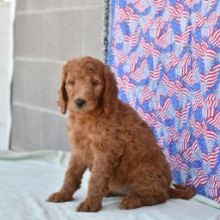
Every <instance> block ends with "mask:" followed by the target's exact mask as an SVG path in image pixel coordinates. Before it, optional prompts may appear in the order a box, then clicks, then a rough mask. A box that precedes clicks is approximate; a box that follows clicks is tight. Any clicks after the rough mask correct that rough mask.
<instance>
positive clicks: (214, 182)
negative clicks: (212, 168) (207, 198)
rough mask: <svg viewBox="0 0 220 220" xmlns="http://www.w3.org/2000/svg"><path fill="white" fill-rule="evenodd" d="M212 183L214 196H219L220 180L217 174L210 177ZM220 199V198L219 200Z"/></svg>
mask: <svg viewBox="0 0 220 220" xmlns="http://www.w3.org/2000/svg"><path fill="white" fill-rule="evenodd" d="M209 182H210V185H211V186H212V189H211V193H212V195H213V197H219V198H220V196H219V189H220V180H219V179H217V178H216V176H212V177H211V178H210V181H209ZM219 201H220V200H219Z"/></svg>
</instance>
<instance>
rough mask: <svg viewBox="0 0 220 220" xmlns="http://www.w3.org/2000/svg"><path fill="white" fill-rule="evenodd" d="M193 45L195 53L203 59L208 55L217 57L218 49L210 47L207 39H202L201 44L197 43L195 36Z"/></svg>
mask: <svg viewBox="0 0 220 220" xmlns="http://www.w3.org/2000/svg"><path fill="white" fill-rule="evenodd" d="M192 46H193V48H194V49H195V55H196V56H198V57H202V58H203V59H206V56H207V57H210V58H213V59H214V58H215V57H216V51H215V50H212V49H209V48H208V47H209V46H208V44H207V43H206V42H205V41H202V42H201V43H200V44H199V43H196V41H195V39H194V37H193V38H192Z"/></svg>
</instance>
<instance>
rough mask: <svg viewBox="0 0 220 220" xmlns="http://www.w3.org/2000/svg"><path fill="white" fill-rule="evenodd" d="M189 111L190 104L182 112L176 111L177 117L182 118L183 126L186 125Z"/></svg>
mask: <svg viewBox="0 0 220 220" xmlns="http://www.w3.org/2000/svg"><path fill="white" fill-rule="evenodd" d="M189 109H190V104H189V103H188V104H187V106H186V107H184V108H182V109H181V110H180V111H176V116H177V117H178V118H181V121H182V123H183V124H184V123H186V120H187V116H188V113H189Z"/></svg>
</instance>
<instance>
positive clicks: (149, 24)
mask: <svg viewBox="0 0 220 220" xmlns="http://www.w3.org/2000/svg"><path fill="white" fill-rule="evenodd" d="M145 20H146V21H147V23H146V24H145V25H144V27H143V31H144V32H147V31H148V30H149V28H150V27H152V26H153V25H154V23H155V20H154V19H151V18H150V17H148V16H145Z"/></svg>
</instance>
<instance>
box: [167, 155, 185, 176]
mask: <svg viewBox="0 0 220 220" xmlns="http://www.w3.org/2000/svg"><path fill="white" fill-rule="evenodd" d="M169 161H170V164H171V166H172V167H173V168H176V169H178V170H180V171H183V172H185V173H188V172H189V167H188V166H187V165H186V164H185V163H184V161H183V159H182V158H181V157H180V155H178V154H177V155H175V156H173V155H171V156H170V159H169Z"/></svg>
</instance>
